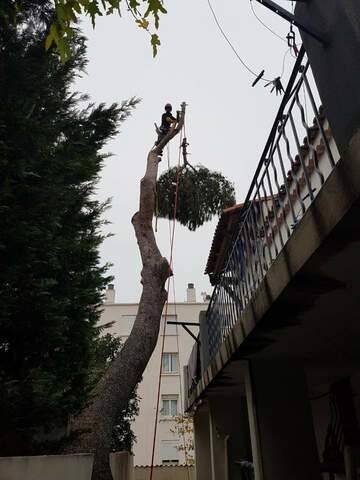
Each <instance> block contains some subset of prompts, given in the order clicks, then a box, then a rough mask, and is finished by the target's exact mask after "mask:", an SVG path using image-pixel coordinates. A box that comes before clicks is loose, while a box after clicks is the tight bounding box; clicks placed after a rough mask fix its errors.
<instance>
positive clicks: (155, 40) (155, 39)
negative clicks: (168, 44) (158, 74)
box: [151, 33, 161, 57]
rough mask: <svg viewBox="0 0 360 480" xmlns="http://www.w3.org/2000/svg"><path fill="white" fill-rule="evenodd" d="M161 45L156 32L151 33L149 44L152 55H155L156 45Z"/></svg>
mask: <svg viewBox="0 0 360 480" xmlns="http://www.w3.org/2000/svg"><path fill="white" fill-rule="evenodd" d="M159 45H161V43H160V39H159V36H158V35H157V34H156V33H153V34H152V35H151V46H152V48H153V57H156V55H157V52H158V49H157V47H158V46H159Z"/></svg>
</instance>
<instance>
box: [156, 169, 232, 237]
mask: <svg viewBox="0 0 360 480" xmlns="http://www.w3.org/2000/svg"><path fill="white" fill-rule="evenodd" d="M176 179H177V168H176V167H174V168H171V169H170V170H167V171H166V172H164V173H163V174H162V175H160V177H159V179H158V182H157V203H158V216H159V217H162V218H170V219H172V218H173V215H174V202H175V189H176ZM234 204H235V190H234V186H233V184H232V183H231V182H229V180H227V179H226V178H225V177H224V176H223V175H221V173H219V172H211V171H210V170H208V169H207V168H204V167H197V168H196V169H190V168H182V169H181V172H180V178H179V190H178V206H177V213H176V220H177V221H178V222H180V223H181V224H182V225H185V226H187V227H188V229H189V230H196V229H197V228H198V227H200V226H201V225H203V224H204V223H205V222H208V221H209V220H211V219H212V218H213V216H214V215H220V214H221V212H222V210H223V209H224V208H228V207H231V206H233V205H234Z"/></svg>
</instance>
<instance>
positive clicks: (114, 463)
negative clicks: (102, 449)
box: [110, 452, 134, 480]
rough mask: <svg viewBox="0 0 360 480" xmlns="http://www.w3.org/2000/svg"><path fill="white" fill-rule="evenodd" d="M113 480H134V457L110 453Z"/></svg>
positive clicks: (126, 454) (127, 453)
mask: <svg viewBox="0 0 360 480" xmlns="http://www.w3.org/2000/svg"><path fill="white" fill-rule="evenodd" d="M110 468H111V473H112V476H113V480H134V457H133V455H131V454H130V453H129V452H115V453H110Z"/></svg>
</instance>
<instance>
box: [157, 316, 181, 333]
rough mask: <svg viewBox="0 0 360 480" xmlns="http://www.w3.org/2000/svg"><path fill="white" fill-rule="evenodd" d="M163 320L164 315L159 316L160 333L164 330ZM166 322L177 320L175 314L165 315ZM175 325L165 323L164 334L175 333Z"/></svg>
mask: <svg viewBox="0 0 360 480" xmlns="http://www.w3.org/2000/svg"><path fill="white" fill-rule="evenodd" d="M164 321H165V315H163V316H162V317H161V324H160V335H162V334H163V331H164ZM166 322H177V316H176V315H167V316H166ZM177 334H178V332H177V325H169V324H168V323H167V324H166V330H165V335H166V336H168V335H177Z"/></svg>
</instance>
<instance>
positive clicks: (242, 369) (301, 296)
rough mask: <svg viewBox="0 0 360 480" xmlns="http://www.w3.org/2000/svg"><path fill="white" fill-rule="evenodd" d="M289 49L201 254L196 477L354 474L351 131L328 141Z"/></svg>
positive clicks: (359, 369) (190, 404)
mask: <svg viewBox="0 0 360 480" xmlns="http://www.w3.org/2000/svg"><path fill="white" fill-rule="evenodd" d="M338 4H339V5H340V4H341V2H338ZM344 11H345V9H344ZM353 20H354V21H355V18H353ZM357 20H358V22H357V23H356V25H357V26H358V25H359V24H360V17H358V19H357ZM354 24H355V23H354ZM357 28H358V27H357ZM301 51H302V53H301V54H300V55H299V57H298V58H297V61H296V64H295V67H294V71H293V74H292V76H291V79H290V82H289V85H288V87H287V89H286V91H287V92H288V93H285V96H287V99H286V102H284V103H283V105H282V106H281V107H280V110H279V112H278V115H277V117H276V119H275V122H274V127H273V129H272V131H271V133H270V136H269V139H268V141H267V144H266V147H265V150H264V153H263V155H262V157H261V159H260V162H259V165H258V168H257V170H256V174H255V177H254V180H253V181H252V183H251V185H250V188H249V191H248V194H247V197H246V200H245V202H244V204H242V205H238V206H236V207H234V208H232V209H228V210H227V211H225V212H224V214H223V216H222V218H221V219H220V222H219V225H218V228H217V230H216V232H215V237H214V241H213V245H212V250H211V252H210V256H209V261H208V264H207V267H206V271H207V273H208V274H209V275H210V278H211V282H212V284H213V285H214V292H213V295H212V298H211V302H210V303H209V307H208V309H207V311H206V313H204V314H202V315H201V318H200V332H199V338H200V343H199V345H196V346H194V350H197V354H196V356H195V355H194V354H193V353H192V355H191V357H190V361H189V364H188V367H187V370H188V374H187V375H186V378H190V379H195V381H193V382H191V383H190V382H189V383H188V385H186V389H185V391H186V408H187V410H188V411H191V412H192V414H193V416H194V430H195V455H196V457H195V458H196V461H195V464H196V479H197V480H238V479H239V478H241V479H244V480H245V479H246V480H250V479H251V480H289V479H291V480H304V479H306V480H320V479H322V480H359V478H360V354H359V348H358V345H359V339H360V322H359V310H360V297H359V272H360V256H359V251H360V250H359V249H360V234H359V224H358V218H359V214H360V186H359V185H360V180H359V179H360V133H359V132H360V130H359V127H358V129H357V133H356V134H354V136H353V139H352V140H351V142H350V143H349V145H348V149H341V148H340V147H341V142H340V143H339V142H338V138H339V136H338V135H336V128H335V127H336V124H334V123H332V122H331V119H330V117H329V118H328V117H327V116H325V111H327V109H326V108H324V107H323V106H322V105H321V104H320V100H319V96H318V93H317V91H316V89H315V88H313V87H312V83H313V82H312V80H311V69H310V65H309V62H308V61H307V59H306V56H305V55H304V50H303V49H302V50H301ZM300 93H301V96H300ZM320 93H321V92H320ZM308 107H311V108H308ZM325 107H327V105H325ZM333 125H334V127H333ZM302 139H303V140H302ZM264 199H266V201H265V202H264ZM194 356H195V357H196V358H197V360H198V362H197V364H196V365H194V362H193V361H192V359H193V358H194Z"/></svg>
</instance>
